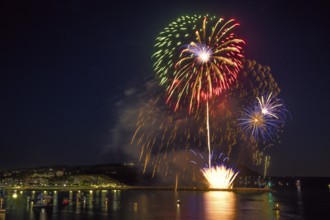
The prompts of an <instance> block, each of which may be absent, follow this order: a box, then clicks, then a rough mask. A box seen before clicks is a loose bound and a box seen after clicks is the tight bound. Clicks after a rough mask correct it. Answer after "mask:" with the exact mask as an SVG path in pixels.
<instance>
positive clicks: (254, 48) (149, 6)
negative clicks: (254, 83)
mask: <svg viewBox="0 0 330 220" xmlns="http://www.w3.org/2000/svg"><path fill="white" fill-rule="evenodd" d="M111 2H112V1H111ZM132 2H133V3H130V2H129V1H117V3H116V4H114V3H110V1H79V0H76V1H67V0H53V1H52V0H48V1H46V0H35V1H30V0H26V1H15V0H14V1H9V0H7V1H5V3H3V4H2V5H1V9H0V12H1V13H0V24H1V26H0V27H1V35H0V47H1V53H0V54H1V55H0V56H1V57H0V60H1V61H0V62H1V65H0V73H1V80H0V101H1V105H0V106H1V108H0V148H1V154H0V169H1V168H10V167H24V166H28V167H31V166H39V165H54V164H66V165H81V164H96V163H112V162H119V161H121V160H122V159H123V158H124V156H123V155H122V153H121V151H120V149H118V146H117V147H113V146H112V144H114V140H113V139H114V133H116V128H118V123H120V122H119V120H120V117H119V116H118V115H119V114H120V111H121V110H120V106H121V105H120V103H121V100H122V99H123V98H124V96H125V92H129V90H127V88H129V87H130V86H138V85H134V83H137V82H139V79H141V78H148V77H152V75H153V72H152V61H151V58H150V57H151V54H152V52H153V43H154V39H155V37H156V36H157V34H158V33H159V32H160V31H161V30H162V29H163V28H164V27H165V26H166V25H167V24H168V23H169V22H171V21H173V20H175V19H176V18H177V17H178V16H181V15H186V14H204V13H210V14H214V15H218V16H222V17H225V18H232V17H234V18H236V19H237V20H238V21H239V22H240V23H241V27H240V30H241V35H242V37H243V38H244V39H245V40H246V42H247V44H246V48H245V56H246V57H247V58H252V59H255V60H257V61H258V62H259V63H261V64H264V65H268V66H270V67H271V69H272V73H273V76H274V78H275V79H276V81H277V82H278V84H279V86H280V88H281V94H280V96H281V98H282V99H283V100H284V102H285V103H286V107H287V108H288V109H289V111H290V113H291V115H292V120H290V121H289V122H288V123H287V125H286V127H285V129H284V133H283V134H282V135H281V144H279V145H277V146H274V148H273V149H272V162H271V167H270V174H271V175H303V176H330V169H329V167H330V160H329V155H330V144H329V143H330V141H329V140H328V138H329V134H330V129H329V127H328V126H329V123H330V117H329V112H330V101H329V100H330V99H329V98H328V95H329V92H328V91H329V85H330V62H329V58H330V56H329V51H330V46H329V45H330V44H329V39H330V34H329V20H330V16H329V13H328V10H327V9H328V7H327V6H326V4H325V3H320V2H321V1H319V2H315V1H303V0H300V1H298V0H293V1H275V0H274V1H256V0H252V1H243V0H242V1H219V0H217V1H210V0H207V1H174V0H169V1H163V0H160V1H149V2H148V1H132ZM118 103H119V104H118ZM116 138H118V137H116ZM120 138H122V139H130V138H131V137H130V136H129V135H127V136H125V135H124V136H121V137H120ZM127 160H129V158H128V159H127Z"/></svg>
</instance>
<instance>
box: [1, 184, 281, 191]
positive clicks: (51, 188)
mask: <svg viewBox="0 0 330 220" xmlns="http://www.w3.org/2000/svg"><path fill="white" fill-rule="evenodd" d="M0 188H1V189H4V190H20V191H24V190H30V191H31V190H33V191H45V190H46V191H79V190H168V191H228V192H275V190H273V189H271V188H240V187H237V188H232V189H212V188H208V187H178V188H177V189H175V188H174V187H166V186H127V185H125V186H116V187H103V186H84V187H80V186H79V187H77V186H66V187H63V186H44V187H40V186H39V187H36V186H28V187H12V186H0Z"/></svg>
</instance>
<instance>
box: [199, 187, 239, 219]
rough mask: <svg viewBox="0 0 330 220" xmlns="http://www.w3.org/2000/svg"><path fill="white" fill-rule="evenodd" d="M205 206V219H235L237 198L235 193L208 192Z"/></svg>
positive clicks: (205, 196)
mask: <svg viewBox="0 0 330 220" xmlns="http://www.w3.org/2000/svg"><path fill="white" fill-rule="evenodd" d="M204 204H205V217H206V218H205V219H235V209H236V196H235V193H233V192H225V191H210V192H206V193H205V194H204Z"/></svg>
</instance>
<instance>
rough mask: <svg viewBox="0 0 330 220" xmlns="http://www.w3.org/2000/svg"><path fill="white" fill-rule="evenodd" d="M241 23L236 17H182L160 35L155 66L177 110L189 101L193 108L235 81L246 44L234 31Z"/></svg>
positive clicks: (190, 106)
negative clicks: (225, 18)
mask: <svg viewBox="0 0 330 220" xmlns="http://www.w3.org/2000/svg"><path fill="white" fill-rule="evenodd" d="M238 25H239V24H238V23H237V22H235V20H234V19H231V20H228V21H225V20H224V19H222V18H217V17H210V16H197V15H195V16H191V17H189V16H182V17H180V18H178V19H177V20H176V21H175V22H172V23H171V24H170V25H168V27H166V28H165V30H164V31H163V32H161V33H160V35H159V37H157V39H156V44H155V47H156V48H157V49H158V51H157V52H156V53H155V54H154V55H153V57H154V59H155V64H154V68H155V72H156V74H157V75H158V76H159V78H160V82H161V84H162V85H164V86H165V88H166V91H167V102H170V100H173V102H174V109H175V110H177V109H179V108H180V107H181V106H184V105H185V104H187V105H188V106H189V111H191V110H192V109H193V107H194V106H196V107H198V106H199V105H200V102H201V101H202V100H204V101H205V100H206V101H207V100H209V99H211V98H213V96H215V95H220V94H221V93H222V92H223V91H225V90H227V89H228V88H230V86H231V85H232V84H233V82H235V80H236V78H237V74H238V72H239V70H240V69H241V67H242V58H243V55H242V45H243V44H244V41H243V40H242V39H239V38H236V37H235V34H234V32H233V30H234V29H235V28H236V26H238Z"/></svg>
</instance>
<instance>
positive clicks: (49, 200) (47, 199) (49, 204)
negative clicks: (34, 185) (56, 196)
mask: <svg viewBox="0 0 330 220" xmlns="http://www.w3.org/2000/svg"><path fill="white" fill-rule="evenodd" d="M42 208H53V197H52V196H49V195H46V196H44V195H43V194H42V193H41V194H40V195H39V196H38V198H37V200H36V203H35V204H33V209H42Z"/></svg>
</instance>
